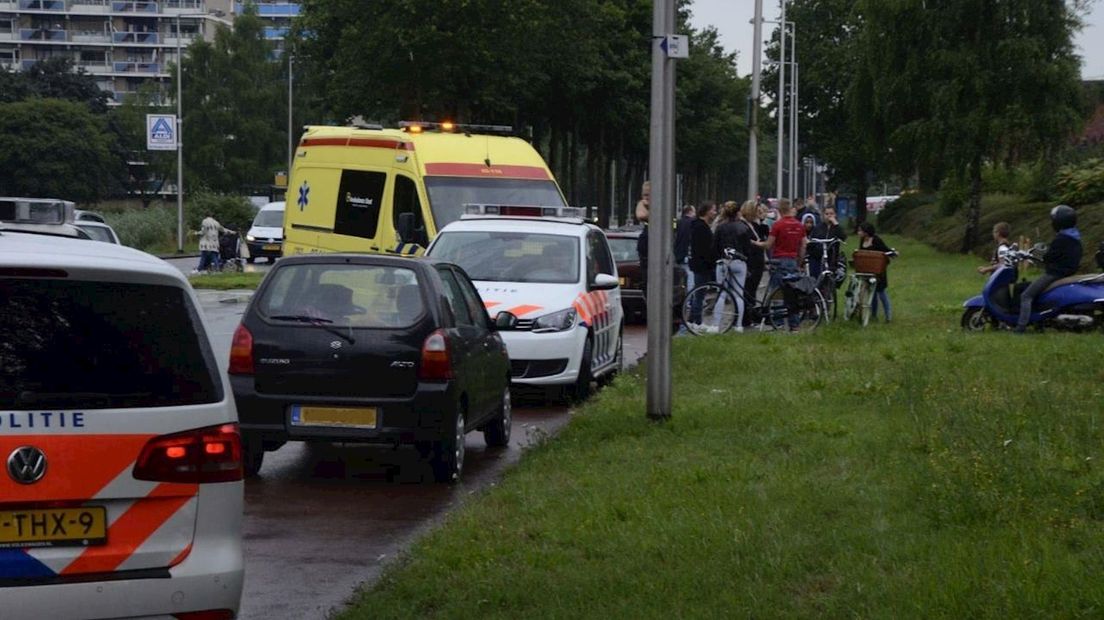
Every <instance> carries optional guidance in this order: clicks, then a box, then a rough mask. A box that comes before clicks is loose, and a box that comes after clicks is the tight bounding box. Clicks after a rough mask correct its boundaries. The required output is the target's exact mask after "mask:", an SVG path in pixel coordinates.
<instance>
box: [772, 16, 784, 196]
mask: <svg viewBox="0 0 1104 620" xmlns="http://www.w3.org/2000/svg"><path fill="white" fill-rule="evenodd" d="M781 1H782V19H781V21H779V23H778V55H779V56H778V115H777V118H778V156H777V158H776V159H777V162H776V166H777V170H776V171H775V177H776V178H775V186H774V188H775V189H774V191H775V194H776V196H777V197H778V198H782V197H783V196H785V193H786V192H785V188H783V187H782V158H783V156H784V155H785V153H786V151H785V150H784V149H785V148H786V147H785V146H784V142H785V138H786V0H781Z"/></svg>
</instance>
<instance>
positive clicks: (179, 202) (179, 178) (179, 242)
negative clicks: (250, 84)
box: [176, 13, 184, 254]
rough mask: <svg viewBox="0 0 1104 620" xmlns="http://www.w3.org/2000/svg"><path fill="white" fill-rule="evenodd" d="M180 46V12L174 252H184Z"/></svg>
mask: <svg viewBox="0 0 1104 620" xmlns="http://www.w3.org/2000/svg"><path fill="white" fill-rule="evenodd" d="M182 54H183V52H182V51H181V48H180V14H179V13H178V14H177V15H176V253H177V254H183V253H184V100H183V98H182V93H183V92H184V90H183V88H182V86H181V84H182V83H183V82H184V63H183V62H182V60H181V59H182V58H183V55H182Z"/></svg>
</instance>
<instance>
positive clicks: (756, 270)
mask: <svg viewBox="0 0 1104 620" xmlns="http://www.w3.org/2000/svg"><path fill="white" fill-rule="evenodd" d="M762 281H763V266H762V265H759V266H756V267H751V266H749V267H748V274H747V278H745V279H744V327H750V326H751V319H752V316H751V315H752V313H751V309H752V308H754V307H755V306H756V295H757V294H758V293H759V283H760V282H762Z"/></svg>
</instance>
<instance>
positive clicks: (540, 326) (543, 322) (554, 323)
mask: <svg viewBox="0 0 1104 620" xmlns="http://www.w3.org/2000/svg"><path fill="white" fill-rule="evenodd" d="M578 320H579V313H578V312H575V308H568V309H567V310H560V311H559V312H553V313H552V314H546V315H544V316H542V317H539V318H538V319H537V320H535V321H533V331H534V332H537V333H542V332H562V331H567V330H569V329H571V328H572V327H575V323H576V321H578Z"/></svg>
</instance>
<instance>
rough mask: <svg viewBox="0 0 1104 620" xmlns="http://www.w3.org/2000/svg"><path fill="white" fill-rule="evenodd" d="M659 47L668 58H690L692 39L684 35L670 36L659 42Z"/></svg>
mask: <svg viewBox="0 0 1104 620" xmlns="http://www.w3.org/2000/svg"><path fill="white" fill-rule="evenodd" d="M659 47H660V49H662V50H663V53H664V54H667V57H668V58H689V57H690V37H688V36H686V35H684V34H669V35H667V36H665V37H663V38H662V39H660V40H659Z"/></svg>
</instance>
